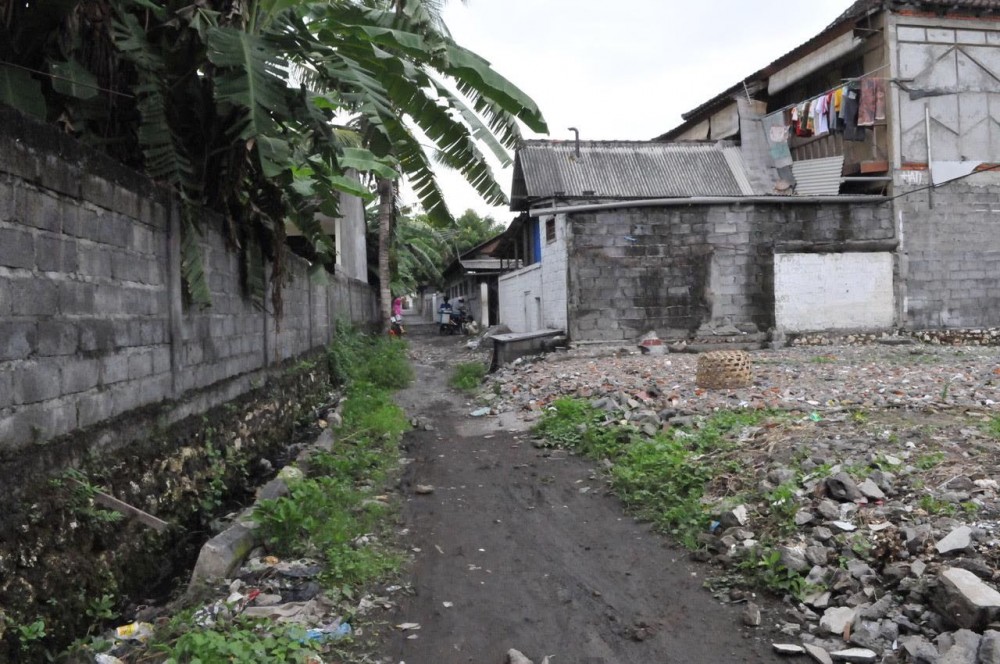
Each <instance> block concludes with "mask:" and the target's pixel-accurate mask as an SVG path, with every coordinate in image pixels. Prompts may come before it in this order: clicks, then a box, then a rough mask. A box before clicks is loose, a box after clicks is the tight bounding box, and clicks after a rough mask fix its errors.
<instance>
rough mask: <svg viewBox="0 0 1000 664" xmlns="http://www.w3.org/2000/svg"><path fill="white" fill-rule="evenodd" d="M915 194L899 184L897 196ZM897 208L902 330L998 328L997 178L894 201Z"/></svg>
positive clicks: (980, 177)
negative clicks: (900, 264) (899, 243)
mask: <svg viewBox="0 0 1000 664" xmlns="http://www.w3.org/2000/svg"><path fill="white" fill-rule="evenodd" d="M925 175H926V174H925ZM917 188H918V187H913V186H909V187H908V186H900V185H898V184H897V187H896V194H897V195H899V194H903V193H904V192H908V191H909V192H914V190H915V189H917ZM895 206H896V213H897V215H898V223H899V224H900V225H901V227H902V229H903V233H902V242H901V246H900V254H901V260H902V263H903V265H902V276H903V279H904V282H903V283H904V288H903V302H902V307H901V309H902V312H901V317H902V319H903V323H904V325H906V326H907V327H909V328H913V329H922V328H977V327H991V326H995V325H996V324H997V321H998V320H1000V288H997V277H998V275H1000V174H998V173H995V172H989V173H979V174H976V175H973V176H971V177H969V178H968V179H966V180H963V181H959V182H950V183H948V184H946V185H945V186H943V187H939V188H936V189H934V190H924V191H915V192H914V193H912V194H911V195H907V196H903V197H901V198H898V199H896V201H895Z"/></svg>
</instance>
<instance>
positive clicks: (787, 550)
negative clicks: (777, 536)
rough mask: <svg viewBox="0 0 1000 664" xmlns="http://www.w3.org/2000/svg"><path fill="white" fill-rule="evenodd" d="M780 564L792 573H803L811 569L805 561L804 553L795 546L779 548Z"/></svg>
mask: <svg viewBox="0 0 1000 664" xmlns="http://www.w3.org/2000/svg"><path fill="white" fill-rule="evenodd" d="M778 553H779V554H781V564H782V565H784V566H785V567H787V568H788V569H790V570H792V571H793V572H805V571H806V570H808V569H810V568H811V567H812V565H811V564H809V561H808V560H806V552H805V551H803V550H802V549H800V548H799V547H797V546H779V547H778Z"/></svg>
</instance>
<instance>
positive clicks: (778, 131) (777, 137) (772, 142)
mask: <svg viewBox="0 0 1000 664" xmlns="http://www.w3.org/2000/svg"><path fill="white" fill-rule="evenodd" d="M790 119H791V117H790V116H789V115H786V114H785V113H774V114H772V115H768V116H766V117H765V118H764V131H765V133H766V134H767V142H768V145H769V146H770V150H771V160H772V161H773V162H774V167H775V168H784V167H786V166H791V165H792V152H791V150H790V149H789V147H788V138H789V136H790V134H791V126H790V125H789V124H788V122H789V120H790Z"/></svg>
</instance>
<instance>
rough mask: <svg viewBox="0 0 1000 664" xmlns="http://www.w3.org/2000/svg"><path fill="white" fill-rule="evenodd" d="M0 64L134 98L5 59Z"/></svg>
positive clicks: (133, 96)
mask: <svg viewBox="0 0 1000 664" xmlns="http://www.w3.org/2000/svg"><path fill="white" fill-rule="evenodd" d="M0 65H4V66H5V67H14V68H15V69H22V70H24V71H26V72H31V73H32V74H38V75H39V76H46V77H48V78H51V79H53V80H60V81H68V82H70V83H72V84H73V85H79V86H80V87H81V88H89V89H91V90H97V91H99V92H107V93H108V94H111V95H118V96H119V97H128V98H129V99H135V95H130V94H128V93H127V92H119V91H117V90H110V89H108V88H102V87H101V86H99V85H90V84H89V83H84V82H82V81H77V80H76V79H72V78H67V77H65V76H59V75H57V74H50V73H49V72H46V71H40V70H38V69H32V68H31V67H25V66H24V65H19V64H17V63H14V62H7V61H6V60H0Z"/></svg>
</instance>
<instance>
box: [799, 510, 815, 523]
mask: <svg viewBox="0 0 1000 664" xmlns="http://www.w3.org/2000/svg"><path fill="white" fill-rule="evenodd" d="M815 519H816V517H815V515H813V513H812V512H810V511H809V510H799V511H798V512H796V513H795V525H796V526H804V525H806V524H809V523H812V522H813V521H814V520H815Z"/></svg>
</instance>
